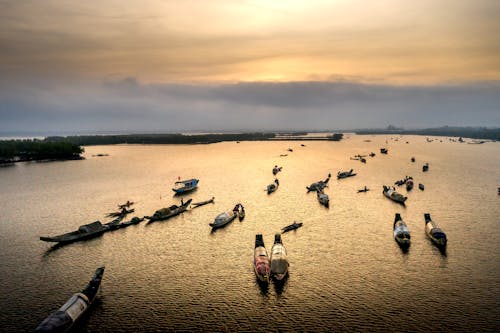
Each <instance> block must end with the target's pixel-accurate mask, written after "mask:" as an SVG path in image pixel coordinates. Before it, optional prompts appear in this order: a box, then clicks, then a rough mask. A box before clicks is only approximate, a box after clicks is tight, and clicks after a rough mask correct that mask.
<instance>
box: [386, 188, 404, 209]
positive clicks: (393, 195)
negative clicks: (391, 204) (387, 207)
mask: <svg viewBox="0 0 500 333" xmlns="http://www.w3.org/2000/svg"><path fill="white" fill-rule="evenodd" d="M382 193H384V195H385V196H386V197H388V198H389V199H391V200H393V201H396V202H399V203H401V204H403V205H404V203H405V201H406V199H408V197H405V196H403V195H402V194H401V193H398V192H396V190H395V189H394V188H390V187H389V186H385V185H384V190H383V191H382Z"/></svg>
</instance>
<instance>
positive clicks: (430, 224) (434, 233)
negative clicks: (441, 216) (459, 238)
mask: <svg viewBox="0 0 500 333" xmlns="http://www.w3.org/2000/svg"><path fill="white" fill-rule="evenodd" d="M424 219H425V233H426V234H427V236H428V237H429V238H430V239H431V240H432V241H433V242H434V244H436V245H437V246H438V247H445V246H446V243H448V239H447V238H446V234H445V233H444V231H443V230H441V228H439V226H438V225H437V224H436V223H435V222H434V221H433V220H432V219H431V214H429V213H425V214H424Z"/></svg>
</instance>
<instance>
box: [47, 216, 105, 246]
mask: <svg viewBox="0 0 500 333" xmlns="http://www.w3.org/2000/svg"><path fill="white" fill-rule="evenodd" d="M108 230H109V226H106V225H103V224H102V223H101V222H99V221H95V222H92V223H89V224H84V225H82V226H80V227H79V228H78V230H76V231H72V232H68V233H66V234H62V235H59V236H54V237H40V240H42V241H44V242H55V243H72V242H76V241H80V240H85V239H90V238H93V237H97V236H99V235H101V234H103V233H104V232H106V231H108Z"/></svg>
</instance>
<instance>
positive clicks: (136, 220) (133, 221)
mask: <svg viewBox="0 0 500 333" xmlns="http://www.w3.org/2000/svg"><path fill="white" fill-rule="evenodd" d="M142 221H144V217H143V218H139V217H137V216H135V217H133V218H132V219H131V220H129V221H125V222H122V223H120V224H118V229H121V228H126V227H128V226H131V225H134V224H139V223H141V222H142Z"/></svg>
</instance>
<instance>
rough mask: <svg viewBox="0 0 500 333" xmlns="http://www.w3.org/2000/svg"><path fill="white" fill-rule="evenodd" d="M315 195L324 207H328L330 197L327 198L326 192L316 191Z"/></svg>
mask: <svg viewBox="0 0 500 333" xmlns="http://www.w3.org/2000/svg"><path fill="white" fill-rule="evenodd" d="M316 196H317V198H318V201H319V203H320V204H322V205H323V206H325V207H328V206H329V204H330V198H328V194H326V193H325V192H323V191H317V192H316Z"/></svg>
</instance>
